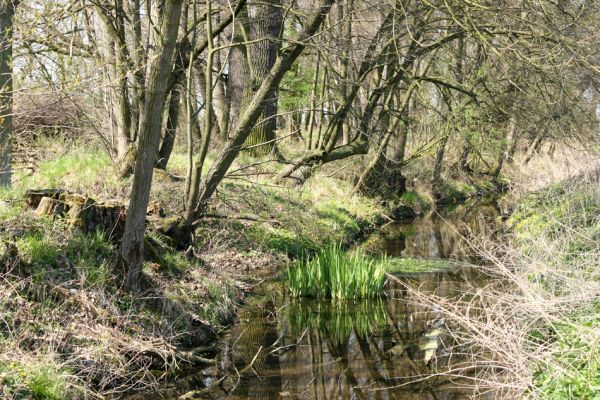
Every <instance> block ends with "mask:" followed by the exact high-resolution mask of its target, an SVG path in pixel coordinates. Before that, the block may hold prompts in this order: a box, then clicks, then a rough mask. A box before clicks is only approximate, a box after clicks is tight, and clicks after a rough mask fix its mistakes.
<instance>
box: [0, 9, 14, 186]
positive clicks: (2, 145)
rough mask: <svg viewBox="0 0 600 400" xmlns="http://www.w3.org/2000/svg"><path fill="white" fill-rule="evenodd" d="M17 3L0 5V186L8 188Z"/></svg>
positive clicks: (10, 170) (10, 171)
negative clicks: (13, 42)
mask: <svg viewBox="0 0 600 400" xmlns="http://www.w3.org/2000/svg"><path fill="white" fill-rule="evenodd" d="M17 3H18V2H17V1H11V0H5V1H2V3H1V4H0V186H5V185H6V186H10V180H11V174H12V169H11V156H12V154H11V153H12V146H11V136H12V131H13V115H12V114H13V74H12V37H13V27H12V23H13V17H14V15H15V7H16V6H17Z"/></svg>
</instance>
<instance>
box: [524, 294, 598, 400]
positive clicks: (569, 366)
mask: <svg viewBox="0 0 600 400" xmlns="http://www.w3.org/2000/svg"><path fill="white" fill-rule="evenodd" d="M598 326H600V305H599V304H596V305H595V306H590V307H585V308H582V309H581V310H579V311H578V312H576V313H575V314H573V315H570V316H569V317H568V318H567V320H565V322H564V323H559V324H555V325H554V326H553V327H552V329H551V330H550V332H551V334H545V335H538V340H539V339H541V340H544V341H547V340H553V341H555V342H556V343H555V344H556V348H557V349H558V352H557V354H555V356H554V357H553V359H552V362H550V363H548V364H547V365H545V366H543V367H541V368H540V369H539V370H538V371H537V372H536V373H535V375H534V381H533V383H534V386H535V392H537V397H541V398H544V399H552V400H570V399H599V398H600V347H599V346H598V333H597V332H598V331H597V329H598ZM549 336H552V337H549Z"/></svg>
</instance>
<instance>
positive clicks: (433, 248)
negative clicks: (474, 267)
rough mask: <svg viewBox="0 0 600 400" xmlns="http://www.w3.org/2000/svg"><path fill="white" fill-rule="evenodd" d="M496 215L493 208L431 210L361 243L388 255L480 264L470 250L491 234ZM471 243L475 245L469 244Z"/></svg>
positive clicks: (485, 206) (466, 207)
mask: <svg viewBox="0 0 600 400" xmlns="http://www.w3.org/2000/svg"><path fill="white" fill-rule="evenodd" d="M499 215H500V213H499V211H498V210H497V208H496V207H495V205H493V204H490V205H480V204H479V205H460V206H456V207H454V208H453V209H447V210H444V211H443V212H441V213H438V212H436V211H432V212H430V213H429V214H427V215H426V216H425V217H423V218H420V219H418V220H416V221H413V222H411V223H391V224H388V225H386V226H384V227H383V228H382V229H381V230H380V231H379V232H378V233H377V234H376V235H373V236H372V237H371V238H370V239H369V240H368V241H367V243H366V244H365V247H366V248H367V250H369V251H371V252H374V253H386V254H388V255H390V256H398V257H399V256H403V257H425V258H444V259H451V260H457V261H469V262H474V263H476V262H478V261H480V260H479V259H478V257H477V255H476V254H475V253H474V251H473V247H474V246H473V245H475V246H476V247H481V246H484V243H481V242H479V241H480V240H481V239H483V238H489V237H491V236H492V235H493V233H494V232H493V229H494V228H493V227H494V226H495V221H496V219H497V218H498V216H499ZM474 240H477V241H478V242H476V243H473V241H474Z"/></svg>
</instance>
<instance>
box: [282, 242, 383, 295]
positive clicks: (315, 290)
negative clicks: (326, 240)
mask: <svg viewBox="0 0 600 400" xmlns="http://www.w3.org/2000/svg"><path fill="white" fill-rule="evenodd" d="M288 283H289V288H290V292H291V294H292V296H293V297H318V298H333V299H340V300H356V299H364V298H373V297H377V296H379V295H380V294H381V293H382V291H383V286H384V283H385V259H378V260H376V259H373V258H371V257H368V256H366V255H365V254H364V252H362V251H361V250H357V251H355V252H352V253H347V252H345V251H344V250H342V248H341V246H340V245H339V244H336V245H330V246H328V247H326V248H325V249H323V250H321V251H320V252H319V253H318V254H317V255H316V256H315V257H314V258H312V259H306V258H305V259H302V260H299V261H297V262H296V263H294V264H293V265H292V266H290V267H289V268H288Z"/></svg>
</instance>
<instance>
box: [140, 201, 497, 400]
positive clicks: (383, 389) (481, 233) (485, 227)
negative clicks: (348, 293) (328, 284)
mask: <svg viewBox="0 0 600 400" xmlns="http://www.w3.org/2000/svg"><path fill="white" fill-rule="evenodd" d="M496 217H497V212H496V211H495V209H494V208H493V207H488V206H481V205H478V206H473V207H468V206H461V207H459V208H458V209H455V210H448V212H446V213H445V214H444V215H438V214H431V215H429V216H426V217H424V218H421V219H417V220H415V221H413V222H412V223H410V224H392V225H388V226H385V227H383V228H382V229H381V230H380V232H378V233H377V234H376V235H375V236H374V237H372V238H371V239H370V240H368V241H367V243H366V247H367V248H368V250H369V251H372V252H375V253H387V254H388V255H390V256H394V257H406V256H409V257H420V258H445V259H452V260H456V261H461V262H471V263H474V262H475V263H476V262H477V261H478V257H477V256H476V255H474V254H473V252H472V250H471V248H470V245H469V241H470V240H471V239H465V235H467V236H471V237H475V238H483V237H487V236H489V234H490V226H493V222H494V220H495V218H496ZM400 279H401V282H402V283H397V282H388V287H387V290H386V296H385V297H384V298H382V299H380V300H372V301H362V302H356V303H348V302H344V303H333V302H331V301H316V300H308V299H305V300H300V301H298V300H296V301H294V300H291V299H289V298H288V297H287V295H286V294H285V288H282V287H280V286H276V285H273V286H271V287H267V286H265V288H263V292H264V293H263V294H261V295H259V296H255V297H254V298H253V299H252V301H251V302H250V303H249V304H247V305H245V306H244V307H243V308H242V309H241V310H240V313H239V316H238V318H237V320H236V322H235V325H234V326H233V327H232V329H231V330H230V333H229V334H228V335H227V337H226V338H225V339H224V340H223V346H222V351H221V354H220V355H219V363H218V364H217V365H215V366H214V367H210V368H207V369H204V370H202V371H199V372H197V373H196V374H194V375H191V376H189V377H187V378H185V379H182V380H181V381H180V382H179V383H178V384H177V385H176V386H175V388H176V389H177V392H179V394H181V393H185V392H187V391H189V390H202V388H206V389H205V390H204V391H202V392H197V393H196V395H197V396H198V397H195V398H205V399H225V398H228V399H319V400H328V399H344V400H345V399H382V400H383V399H406V400H413V399H414V400H417V399H418V400H425V399H427V400H449V399H468V398H471V396H472V395H473V392H472V390H470V389H468V388H467V387H466V386H465V385H464V377H463V378H461V377H455V378H449V377H448V376H447V375H443V374H442V373H443V372H445V371H448V369H449V368H452V367H455V366H456V365H459V364H461V363H462V364H461V365H468V360H467V359H466V358H465V356H463V355H462V354H464V353H463V351H462V350H463V349H462V347H461V345H460V343H457V342H456V339H454V335H453V334H452V332H451V328H450V327H449V324H448V323H447V322H446V321H445V318H444V316H443V313H442V310H441V309H440V307H439V306H437V305H435V304H433V305H427V304H422V302H419V301H418V300H417V299H416V298H413V296H414V292H413V291H412V290H414V291H418V292H419V293H426V294H435V295H437V296H441V297H443V298H447V299H453V298H456V297H457V296H459V295H462V294H463V293H464V292H465V291H467V289H468V288H472V287H473V286H474V285H475V286H477V285H480V284H483V282H484V281H485V278H484V277H483V276H482V275H481V274H480V273H479V272H478V271H477V269H476V268H474V267H469V266H464V265H463V266H456V267H454V268H452V269H450V270H448V271H445V272H435V273H420V274H410V275H407V276H404V277H400ZM408 288H410V289H412V290H408ZM477 373H478V371H477V369H476V368H474V369H473V370H472V371H470V372H469V374H471V375H475V374H477ZM145 398H150V397H145ZM156 398H164V397H156ZM166 398H176V396H175V397H170V396H167V397H166ZM480 398H492V397H491V396H482V397H480Z"/></svg>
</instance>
